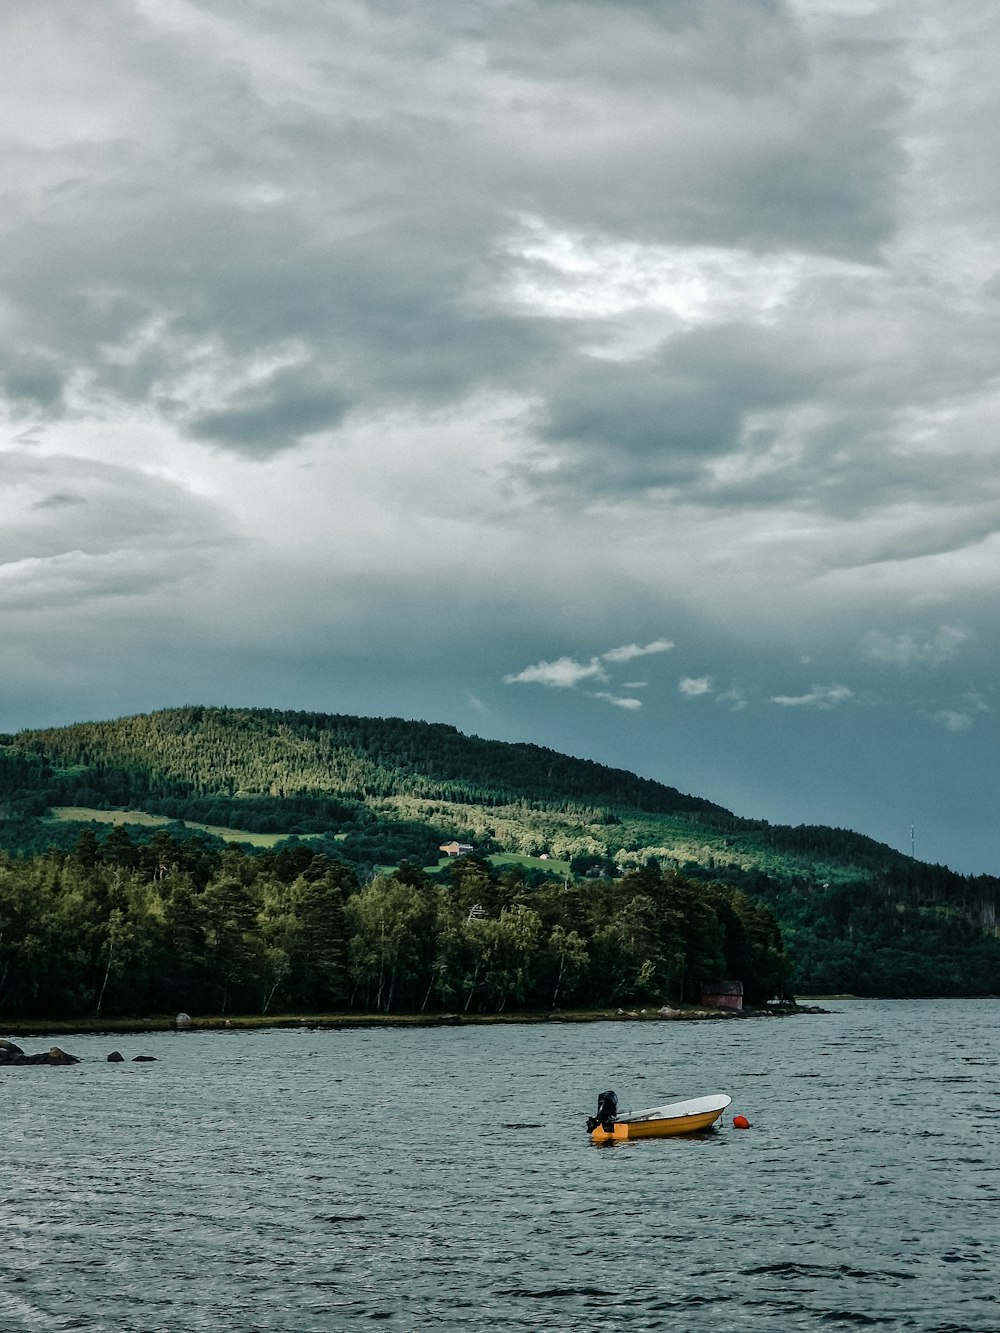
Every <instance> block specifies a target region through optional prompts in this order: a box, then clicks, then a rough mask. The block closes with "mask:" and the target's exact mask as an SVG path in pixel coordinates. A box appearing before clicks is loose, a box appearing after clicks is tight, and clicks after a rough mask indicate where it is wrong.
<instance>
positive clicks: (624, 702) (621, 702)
mask: <svg viewBox="0 0 1000 1333" xmlns="http://www.w3.org/2000/svg"><path fill="white" fill-rule="evenodd" d="M590 697H591V698H592V699H604V700H605V701H606V702H607V703H609V704H614V706H615V707H616V708H627V709H631V710H634V709H636V708H641V707H642V700H641V699H623V698H621V697H620V696H618V695H616V694H609V693H608V691H607V690H595V691H593V692H592V693H591V695H590Z"/></svg>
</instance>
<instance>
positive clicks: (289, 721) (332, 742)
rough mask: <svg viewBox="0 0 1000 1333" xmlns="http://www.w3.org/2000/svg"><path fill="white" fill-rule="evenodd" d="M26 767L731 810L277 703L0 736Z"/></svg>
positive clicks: (411, 727)
mask: <svg viewBox="0 0 1000 1333" xmlns="http://www.w3.org/2000/svg"><path fill="white" fill-rule="evenodd" d="M0 745H2V746H3V747H4V748H5V749H6V753H7V756H8V761H13V760H20V761H21V763H22V765H24V767H22V769H21V771H22V773H23V775H24V777H25V778H28V777H29V776H32V775H33V776H34V777H36V778H37V779H38V780H39V782H40V783H42V782H44V783H45V785H46V786H48V787H54V789H56V790H57V792H58V794H59V795H60V797H62V798H66V800H65V803H70V800H69V798H71V797H72V798H74V799H73V801H72V803H74V804H79V805H87V804H91V803H92V802H91V801H89V800H88V799H84V798H87V797H89V796H97V797H98V798H100V799H101V800H112V799H113V803H115V804H123V805H124V804H129V803H133V802H141V801H143V800H145V799H146V798H147V797H149V796H153V797H182V796H200V797H213V796H214V797H222V798H237V799H246V798H254V797H258V798H259V797H273V798H278V799H281V800H287V799H289V798H293V799H294V798H302V797H332V798H334V799H335V800H337V799H339V800H342V801H348V802H352V801H368V800H371V799H373V798H374V799H378V798H381V797H395V796H410V797H416V798H418V799H425V800H436V801H450V802H455V803H457V804H464V805H485V806H490V805H509V804H511V803H512V802H515V801H526V800H527V801H536V802H543V803H545V804H551V805H563V804H565V803H567V802H571V803H574V804H577V805H585V806H600V807H605V806H625V807H628V808H630V809H635V810H644V811H647V812H649V813H656V814H716V815H722V816H727V817H731V816H728V812H727V811H725V810H723V809H722V808H721V807H720V806H717V805H713V804H712V803H711V802H710V801H704V800H699V799H698V798H696V797H693V796H685V795H683V794H682V793H681V792H679V791H676V790H675V789H674V788H672V787H666V786H663V785H662V784H661V783H658V782H653V781H650V780H649V779H646V778H640V777H636V776H635V774H633V773H628V772H625V771H624V770H623V769H615V768H607V767H605V766H604V765H603V764H597V763H594V762H592V761H591V760H587V759H573V758H570V757H569V756H568V755H564V754H558V753H557V752H556V751H554V750H547V749H544V748H543V747H541V746H538V745H528V744H509V743H505V742H502V741H488V740H482V739H481V738H480V737H478V736H466V735H463V734H462V733H461V732H460V731H458V730H456V728H454V727H451V726H446V725H444V724H441V723H427V722H408V721H404V720H402V719H400V718H367V717H344V716H337V715H330V714H324V713H293V712H278V711H275V710H272V709H238V708H176V709H169V710H167V711H164V712H158V713H153V714H150V715H146V716H139V717H128V718H122V719H120V720H118V721H113V722H90V723H81V724H77V725H75V726H69V727H60V728H57V729H53V730H48V731H25V732H21V733H20V734H18V735H16V736H0Z"/></svg>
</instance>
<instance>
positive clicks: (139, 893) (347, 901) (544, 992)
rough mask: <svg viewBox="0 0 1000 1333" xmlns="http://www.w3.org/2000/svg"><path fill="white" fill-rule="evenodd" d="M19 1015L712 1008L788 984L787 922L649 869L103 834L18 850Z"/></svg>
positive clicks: (9, 998) (8, 958)
mask: <svg viewBox="0 0 1000 1333" xmlns="http://www.w3.org/2000/svg"><path fill="white" fill-rule="evenodd" d="M0 921H2V923H3V929H2V933H0V1014H4V1015H5V1016H8V1017H20V1016H29V1015H30V1016H32V1017H60V1018H61V1017H70V1016H82V1015H91V1014H103V1015H106V1016H108V1017H112V1016H117V1015H128V1014H144V1013H145V1014H148V1013H164V1012H171V1011H177V1010H188V1011H191V1012H201V1013H204V1012H210V1013H219V1014H224V1013H227V1012H240V1013H267V1012H272V1013H278V1012H282V1011H285V1012H287V1011H289V1010H291V1011H293V1012H299V1011H305V1012H349V1011H352V1010H359V1011H363V1012H373V1011H375V1012H384V1013H387V1014H388V1013H400V1012H404V1013H416V1012H422V1011H428V1010H429V1011H431V1012H441V1011H443V1010H450V1011H456V1012H463V1013H499V1012H501V1011H504V1010H511V1009H528V1010H548V1009H552V1008H554V1007H557V1006H558V1007H562V1008H566V1007H584V1008H600V1007H608V1006H613V1005H623V1004H639V1003H650V1004H653V1003H655V1004H662V1003H663V1002H664V1001H665V1000H670V999H672V1000H675V1001H679V1002H683V1001H685V1000H691V999H695V1000H697V998H698V995H699V987H700V985H701V982H702V981H705V980H711V979H714V978H718V977H725V976H731V975H735V976H739V977H740V978H741V979H742V980H743V982H744V987H745V992H746V997H747V1000H748V1002H750V1003H754V1004H762V1003H764V1002H765V1001H766V1000H768V999H769V998H771V997H772V996H775V995H779V994H781V993H782V991H783V989H784V984H785V977H786V972H787V960H786V958H785V955H784V952H783V950H782V947H781V938H780V933H779V931H778V928H777V926H776V924H775V922H774V919H773V917H772V915H771V913H770V911H769V910H768V909H767V908H766V907H764V906H762V905H761V904H758V903H754V902H752V901H751V900H750V899H749V898H748V897H747V896H746V895H745V894H743V893H741V892H740V891H739V890H738V889H733V888H729V887H725V886H722V885H715V886H709V887H706V886H703V885H698V884H692V883H691V882H690V881H688V880H685V879H684V878H683V877H681V876H680V875H678V874H677V873H676V872H673V871H667V872H664V871H661V869H660V868H659V867H658V866H655V865H650V866H647V867H645V868H643V869H642V870H637V871H633V872H630V873H629V874H627V875H625V876H624V877H623V878H622V879H620V880H618V881H611V880H607V879H583V880H579V881H575V882H569V883H567V882H565V881H561V882H557V881H554V880H548V881H546V882H542V883H535V884H534V885H532V884H531V883H529V881H528V879H527V877H526V876H525V874H524V872H523V871H522V870H521V869H520V868H519V867H513V868H510V869H507V870H505V871H502V872H498V871H497V870H496V869H495V868H494V867H492V866H490V865H489V864H488V863H487V862H486V861H484V860H482V859H480V858H478V857H462V858H458V859H456V860H454V861H453V862H451V863H450V864H449V865H448V866H447V867H446V869H445V871H444V872H443V873H442V874H441V875H440V876H437V877H432V876H429V875H427V874H426V873H425V872H424V871H423V870H422V869H421V868H420V867H417V866H413V865H411V864H410V863H408V862H403V863H402V864H401V865H400V866H398V867H397V868H396V869H395V870H393V871H392V872H390V873H383V874H379V875H375V876H373V877H372V878H370V879H369V880H368V881H367V882H365V883H363V884H361V883H359V881H358V878H357V876H356V875H355V873H354V871H353V870H352V868H351V867H350V866H349V865H348V864H347V863H346V862H343V861H337V860H333V859H331V858H330V857H329V856H327V855H326V854H323V853H316V852H315V851H314V850H313V849H312V848H310V847H309V846H308V845H307V844H304V843H299V844H293V845H289V846H285V847H283V848H281V849H279V850H278V851H275V852H264V853H261V854H258V855H254V854H249V853H247V852H246V851H244V850H241V849H239V848H228V849H225V850H221V851H220V850H218V849H213V848H211V847H210V846H208V845H207V843H206V841H205V840H204V839H201V838H190V839H187V840H185V841H178V840H176V839H175V838H173V837H172V836H171V835H170V834H169V833H166V832H162V831H161V832H157V833H155V834H154V835H153V836H152V838H151V839H150V840H149V841H148V842H146V843H139V844H137V843H135V842H133V841H132V839H131V837H130V836H129V834H128V832H127V831H126V830H124V829H122V828H117V829H114V830H113V831H112V832H111V833H109V834H108V836H107V837H106V838H104V840H103V841H98V839H97V837H96V836H95V834H94V833H93V832H92V831H90V830H84V831H83V832H82V833H80V834H79V835H78V837H77V841H76V845H75V846H74V848H73V850H72V851H71V852H69V853H65V852H63V851H60V850H56V849H53V850H52V851H50V852H49V853H47V854H45V855H42V856H33V857H30V858H27V859H24V858H12V857H10V856H8V855H4V856H3V857H2V859H0Z"/></svg>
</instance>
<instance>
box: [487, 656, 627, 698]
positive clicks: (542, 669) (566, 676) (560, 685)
mask: <svg viewBox="0 0 1000 1333" xmlns="http://www.w3.org/2000/svg"><path fill="white" fill-rule="evenodd" d="M606 679H607V676H606V675H605V673H604V670H603V668H602V667H601V664H600V662H598V660H597V658H596V657H594V658H591V660H590V661H589V662H587V663H583V662H576V661H574V660H573V658H572V657H559V658H557V659H556V660H555V661H554V662H537V663H536V664H535V665H534V666H527V667H525V668H524V670H523V671H518V672H517V673H516V674H512V675H509V676H504V682H505V684H507V685H551V686H554V687H555V688H556V689H560V690H566V689H573V688H574V687H575V686H577V685H579V684H580V682H581V681H583V680H606Z"/></svg>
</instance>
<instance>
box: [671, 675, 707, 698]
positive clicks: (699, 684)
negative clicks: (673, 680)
mask: <svg viewBox="0 0 1000 1333" xmlns="http://www.w3.org/2000/svg"><path fill="white" fill-rule="evenodd" d="M677 688H678V690H679V691H680V692H681V694H683V695H684V697H685V699H697V698H698V697H699V696H700V695H703V694H711V693H712V680H711V677H710V676H683V677H682V678H681V680H680V681H679V682H678V684H677Z"/></svg>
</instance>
